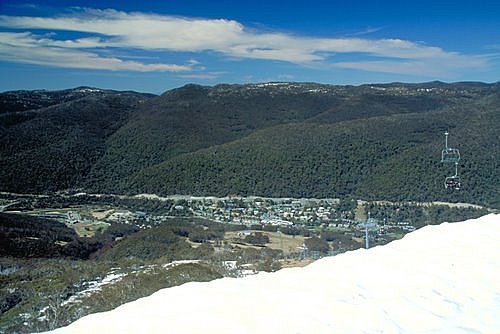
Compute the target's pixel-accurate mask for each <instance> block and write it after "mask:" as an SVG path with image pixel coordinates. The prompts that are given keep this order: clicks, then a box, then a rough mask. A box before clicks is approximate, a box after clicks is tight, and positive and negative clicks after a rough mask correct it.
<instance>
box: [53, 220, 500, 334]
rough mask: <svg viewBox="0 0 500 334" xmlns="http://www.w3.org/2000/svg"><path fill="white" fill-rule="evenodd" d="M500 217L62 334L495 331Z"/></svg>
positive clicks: (107, 315)
mask: <svg viewBox="0 0 500 334" xmlns="http://www.w3.org/2000/svg"><path fill="white" fill-rule="evenodd" d="M499 241H500V215H495V214H490V215H487V216H484V217H482V218H479V219H475V220H468V221H465V222H460V223H453V224H448V223H445V224H441V225H438V226H428V227H424V228H422V229H420V230H417V231H415V232H413V233H410V234H407V235H406V236H405V237H404V238H403V239H402V240H398V241H394V242H392V243H390V244H388V245H385V246H380V247H375V248H372V249H369V250H364V249H360V250H357V251H352V252H348V253H345V254H341V255H337V256H335V257H329V258H323V259H321V260H318V261H316V262H314V263H312V264H311V265H309V266H307V267H304V268H290V269H283V270H280V271H278V272H276V273H260V274H258V275H255V276H248V277H245V278H237V279H236V278H223V279H219V280H215V281H212V282H208V283H187V284H184V285H182V286H178V287H173V288H168V289H163V290H160V291H158V292H157V293H155V294H153V295H151V296H149V297H146V298H142V299H139V300H137V301H135V302H131V303H128V304H125V305H122V306H120V307H118V308H117V309H115V310H113V311H110V312H104V313H98V314H92V315H89V316H86V317H84V318H82V319H80V320H78V321H76V322H75V323H73V324H71V325H69V326H68V327H64V328H60V329H58V330H55V331H54V333H165V332H172V333H213V332H216V333H315V334H317V333H382V332H383V333H436V332H439V333H442V332H446V333H470V332H474V333H495V332H496V331H497V330H498V328H500V317H498V314H500V279H499V278H500V257H499V256H498V254H500V242H499Z"/></svg>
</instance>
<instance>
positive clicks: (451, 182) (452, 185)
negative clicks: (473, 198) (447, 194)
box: [444, 175, 460, 190]
mask: <svg viewBox="0 0 500 334" xmlns="http://www.w3.org/2000/svg"><path fill="white" fill-rule="evenodd" d="M444 187H445V188H446V189H450V190H460V177H459V176H457V175H454V176H448V177H447V178H446V179H445V180H444Z"/></svg>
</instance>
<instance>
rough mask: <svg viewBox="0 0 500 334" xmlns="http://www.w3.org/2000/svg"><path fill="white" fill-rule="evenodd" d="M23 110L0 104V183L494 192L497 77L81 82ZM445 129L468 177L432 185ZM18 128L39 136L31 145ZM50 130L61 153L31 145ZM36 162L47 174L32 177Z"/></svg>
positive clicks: (484, 199) (481, 198)
mask: <svg viewBox="0 0 500 334" xmlns="http://www.w3.org/2000/svg"><path fill="white" fill-rule="evenodd" d="M77 89H80V90H83V89H85V87H83V88H82V87H80V88H77ZM89 89H90V88H89ZM91 89H92V90H95V89H94V88H91ZM9 94H10V93H9ZM35 96H36V94H35ZM3 97H4V95H3V93H0V101H4V100H5V99H4V100H2V98H3ZM78 101H80V102H78ZM108 109H109V110H114V111H112V112H111V113H108V111H107V110H108ZM0 110H2V109H0ZM24 113H26V115H28V116H29V115H31V116H33V115H35V117H32V118H30V117H31V116H29V117H28V116H25V115H23V114H20V113H18V112H8V111H7V112H5V110H2V111H1V112H0V139H2V142H3V144H2V146H0V153H1V155H0V166H2V167H3V171H2V172H0V181H1V182H0V185H1V188H2V189H0V190H5V191H14V192H26V190H28V191H35V192H43V191H55V190H65V189H69V190H71V189H83V190H85V191H90V192H104V193H135V192H153V193H158V194H159V195H168V194H172V193H173V192H174V191H175V192H178V193H181V194H198V195H201V194H203V195H211V194H214V193H215V194H217V195H227V194H241V195H243V194H247V195H263V196H269V195H272V196H291V195H297V196H298V195H307V196H313V197H318V196H319V197H339V196H359V197H362V198H367V199H368V198H370V199H392V200H397V199H401V200H426V201H428V200H445V201H459V202H460V201H465V202H472V203H477V204H486V205H490V206H500V191H499V189H498V188H499V186H498V184H500V179H499V176H498V175H497V173H496V172H495V170H497V169H498V161H499V160H500V158H499V157H500V153H499V151H500V150H499V147H498V144H497V142H496V141H495V140H494V139H495V138H498V132H499V131H498V128H497V127H495V125H494V124H499V123H500V119H499V117H500V116H499V115H500V86H499V84H498V83H493V84H485V83H452V84H447V83H441V82H440V83H434V82H430V83H420V84H401V83H391V84H371V85H369V84H367V85H361V86H339V85H324V84H317V83H289V82H271V83H258V84H245V85H228V84H220V85H216V86H200V85H186V86H183V87H179V88H176V89H172V90H168V91H166V92H164V93H163V94H161V95H159V96H152V95H147V94H140V93H135V92H132V93H130V92H108V93H99V94H97V93H96V92H90V91H89V92H87V96H86V97H84V98H83V99H82V98H80V99H74V100H70V101H65V102H62V103H58V104H55V105H53V106H50V107H45V108H40V109H36V110H26V111H24ZM105 114H106V115H108V114H109V115H108V116H107V117H104V118H103V119H102V120H103V121H102V122H99V121H97V119H99V118H102V117H103V115H105ZM69 115H72V117H73V121H71V120H70V119H69V118H70V117H69ZM16 122H17V123H16ZM50 124H51V125H50ZM85 124H88V126H87V125H85ZM49 125H50V126H49ZM28 129H29V131H28ZM50 129H52V130H50ZM54 129H55V130H54ZM61 129H62V130H61ZM444 131H450V133H451V135H450V145H452V146H453V147H455V146H456V147H458V148H459V149H461V152H462V150H463V153H464V154H463V160H462V161H461V164H460V166H459V167H460V170H461V171H463V174H464V177H466V179H467V181H466V182H464V190H463V191H460V192H454V193H447V192H445V191H444V189H443V188H444V187H443V186H442V182H443V180H444V177H445V176H447V173H449V172H447V169H446V166H443V165H442V164H440V163H439V159H440V151H441V149H442V148H443V146H444V136H443V133H444ZM75 132H76V133H80V135H79V136H76V137H78V138H79V139H78V140H76V141H75V140H74V137H75V136H72V135H71V133H75ZM47 133H49V134H50V135H48V134H47ZM27 134H30V135H27ZM300 136H302V137H300ZM29 138H39V139H38V143H37V145H38V146H37V145H35V146H34V147H32V146H30V145H33V140H32V139H31V141H29V140H27V139H29ZM64 138H66V139H64ZM69 138H73V139H71V140H70V139H69ZM55 142H60V143H61V144H60V145H62V146H63V147H66V148H69V149H63V151H66V152H68V153H67V154H66V155H65V157H64V159H58V158H57V156H56V155H55V153H53V154H49V155H48V156H49V158H48V159H47V158H44V159H42V156H46V155H45V154H46V153H41V152H43V150H42V151H40V149H39V148H40V146H43V148H44V150H45V151H47V150H48V151H51V150H52V148H53V147H54V143H55ZM30 143H31V144H30ZM42 144H43V145H42ZM77 147H86V148H85V150H84V151H92V148H93V147H94V148H97V150H96V152H97V153H96V154H90V155H89V154H88V153H87V155H85V153H84V152H80V151H81V150H79V149H77ZM70 152H71V153H70ZM214 152H218V153H217V154H214ZM40 154H41V155H40ZM72 154H73V155H72ZM30 156H34V157H35V158H29V157H30ZM30 159H32V160H34V162H33V161H32V162H31V163H29V160H30ZM40 160H47V163H48V164H49V165H51V166H53V167H48V166H46V167H45V168H42V169H41V172H40V173H39V172H38V171H37V169H36V168H33V167H36V166H37V164H39V162H40ZM61 160H64V162H65V164H69V165H72V164H73V165H74V164H75V161H80V163H81V162H82V161H87V162H86V163H84V165H85V167H84V168H83V169H79V170H80V171H79V172H76V173H75V172H74V168H73V169H71V168H62V169H61V168H59V167H60V166H59V165H61ZM28 166H29V167H30V168H31V169H34V170H35V173H34V174H35V175H34V176H33V177H28V178H26V179H25V180H24V181H25V182H21V181H19V180H18V182H17V183H14V182H12V180H11V178H12V175H13V174H12V171H14V170H16V171H17V170H19V171H21V175H23V171H26V170H28ZM193 166H196V168H194V167H193ZM329 166H331V167H332V168H331V170H329V168H330V167H329ZM51 168H53V169H56V168H59V169H57V170H51ZM6 171H10V172H6ZM42 172H43V174H42V175H44V174H48V175H49V176H50V177H49V178H47V179H46V180H43V179H42V180H41V178H40V176H41V175H40V174H41V173H42ZM67 174H69V176H70V177H69V178H66V179H67V180H66V181H64V182H60V181H59V180H60V179H61V176H64V175H67ZM48 180H51V184H48ZM215 180H218V181H215ZM33 183H36V184H37V185H36V186H35V187H33V186H32V184H33ZM174 185H175V187H174ZM182 185H183V186H182ZM259 189H260V190H259ZM266 189H267V190H266ZM257 190H259V191H257ZM211 192H213V193H211ZM254 192H256V193H254ZM386 197H388V198H386Z"/></svg>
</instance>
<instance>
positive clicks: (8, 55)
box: [0, 32, 192, 72]
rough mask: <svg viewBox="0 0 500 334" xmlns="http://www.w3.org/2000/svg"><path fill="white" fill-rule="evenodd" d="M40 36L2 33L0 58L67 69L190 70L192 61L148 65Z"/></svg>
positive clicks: (0, 37)
mask: <svg viewBox="0 0 500 334" xmlns="http://www.w3.org/2000/svg"><path fill="white" fill-rule="evenodd" d="M53 42H54V41H47V39H45V38H37V36H35V35H32V34H31V33H29V32H27V33H11V32H2V33H0V59H2V60H7V61H11V62H18V63H26V64H37V65H47V66H54V67H65V68H86V69H102V70H124V71H138V72H149V71H169V72H181V71H189V70H190V69H191V67H192V65H191V64H187V65H176V64H162V63H157V64H145V63H140V62H136V61H126V60H122V59H119V58H116V57H102V56H100V55H98V54H96V53H92V52H88V51H83V50H75V49H73V48H71V47H69V48H67V47H66V48H65V47H60V46H54V45H57V44H58V43H53Z"/></svg>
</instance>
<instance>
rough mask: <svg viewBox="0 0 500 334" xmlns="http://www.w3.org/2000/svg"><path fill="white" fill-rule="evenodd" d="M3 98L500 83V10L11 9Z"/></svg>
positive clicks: (304, 5)
mask: <svg viewBox="0 0 500 334" xmlns="http://www.w3.org/2000/svg"><path fill="white" fill-rule="evenodd" d="M0 71H1V73H2V77H1V81H0V91H6V90H15V89H63V88H70V87H76V86H80V85H88V86H94V87H101V88H111V89H118V90H136V91H143V92H152V93H161V92H163V91H165V90H167V89H171V88H174V87H179V86H182V85H184V84H186V83H198V84H202V85H215V84H218V83H249V82H268V81H301V82H304V81H306V82H321V83H331V84H355V85H357V84H363V83H381V82H394V81H401V82H424V81H432V80H441V81H446V82H454V81H483V82H496V81H498V80H499V78H500V1H479V0H478V1H459V0H456V1H447V0H444V1H437V0H434V1H427V0H423V1H418V2H417V1H412V2H408V1H383V2H382V1H380V2H377V1H354V0H353V1H316V0H309V1H302V0H297V1H270V0H268V1H259V0H254V1H246V0H242V1H234V0H232V1H229V0H228V1H226V0H224V1H206V0H204V1H189V0H186V1H108V0H103V1H50V0H47V1H11V0H1V1H0Z"/></svg>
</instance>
